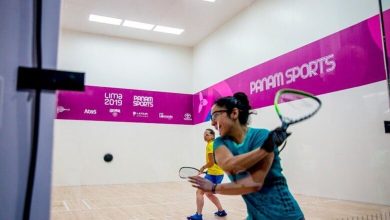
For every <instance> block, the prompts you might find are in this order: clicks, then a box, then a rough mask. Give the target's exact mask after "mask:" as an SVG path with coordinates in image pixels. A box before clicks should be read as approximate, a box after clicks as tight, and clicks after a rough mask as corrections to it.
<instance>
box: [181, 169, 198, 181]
mask: <svg viewBox="0 0 390 220" xmlns="http://www.w3.org/2000/svg"><path fill="white" fill-rule="evenodd" d="M197 175H199V170H198V169H196V168H193V167H182V168H180V170H179V176H180V178H183V179H185V178H188V177H190V176H197Z"/></svg>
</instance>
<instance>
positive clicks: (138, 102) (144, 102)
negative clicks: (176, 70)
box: [133, 95, 153, 108]
mask: <svg viewBox="0 0 390 220" xmlns="http://www.w3.org/2000/svg"><path fill="white" fill-rule="evenodd" d="M133 106H135V107H137V106H139V107H147V108H153V97H152V96H140V95H135V96H133Z"/></svg>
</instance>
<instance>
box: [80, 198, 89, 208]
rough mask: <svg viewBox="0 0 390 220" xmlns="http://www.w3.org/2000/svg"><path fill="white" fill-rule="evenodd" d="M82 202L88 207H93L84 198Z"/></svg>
mask: <svg viewBox="0 0 390 220" xmlns="http://www.w3.org/2000/svg"><path fill="white" fill-rule="evenodd" d="M81 202H82V203H84V205H85V206H87V208H88V209H92V208H91V206H90V205H89V204H88V203H87V201H85V200H84V199H82V200H81Z"/></svg>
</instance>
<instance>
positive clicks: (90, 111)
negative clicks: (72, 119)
mask: <svg viewBox="0 0 390 220" xmlns="http://www.w3.org/2000/svg"><path fill="white" fill-rule="evenodd" d="M84 114H86V115H96V114H97V110H96V109H87V108H86V109H84Z"/></svg>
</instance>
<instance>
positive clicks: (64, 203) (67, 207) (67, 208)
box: [62, 200, 70, 211]
mask: <svg viewBox="0 0 390 220" xmlns="http://www.w3.org/2000/svg"><path fill="white" fill-rule="evenodd" d="M62 204H63V205H64V206H65V209H66V211H70V208H69V206H68V204H66V202H65V200H63V201H62Z"/></svg>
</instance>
